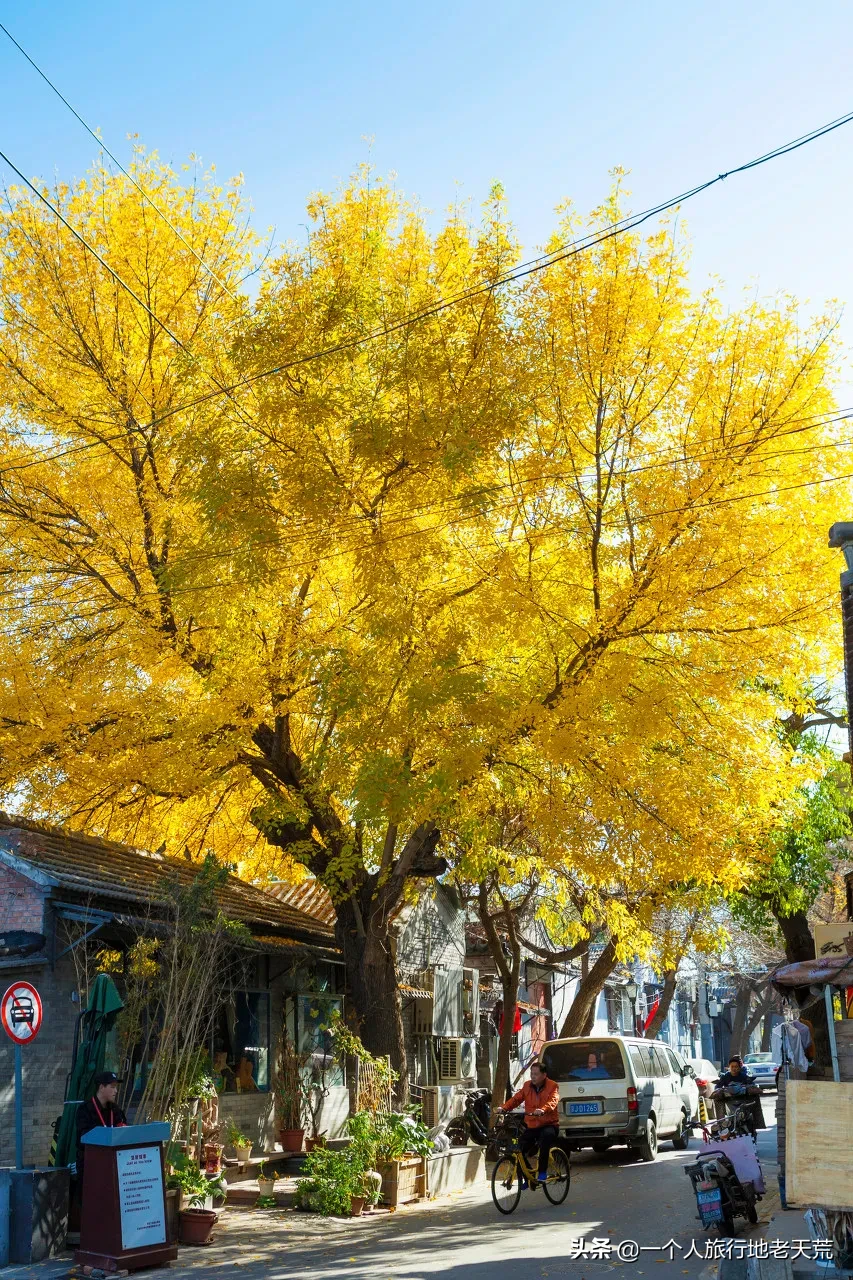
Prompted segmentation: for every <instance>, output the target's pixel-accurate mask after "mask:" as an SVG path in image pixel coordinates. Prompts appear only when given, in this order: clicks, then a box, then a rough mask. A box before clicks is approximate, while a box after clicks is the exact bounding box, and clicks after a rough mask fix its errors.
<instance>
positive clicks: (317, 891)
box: [264, 876, 335, 929]
mask: <svg viewBox="0 0 853 1280" xmlns="http://www.w3.org/2000/svg"><path fill="white" fill-rule="evenodd" d="M264 888H265V891H266V892H267V893H270V894H272V895H273V897H275V898H278V900H279V902H283V903H284V904H285V905H286V906H288V907H295V908H296V909H297V910H298V911H304V912H305V913H306V915H309V916H313V918H314V919H315V920H318V921H319V922H320V924H323V925H325V926H326V927H327V928H329V929H334V927H335V908H334V906H333V905H332V899H331V897H330V896H329V891H328V889H324V887H323V886H322V885H321V884H320V882H319V881H318V880H315V879H314V877H313V876H306V877H305V879H304V880H300V881H299V883H298V884H288V883H286V882H285V881H284V880H277V881H275V882H274V883H273V884H267V885H265V886H264Z"/></svg>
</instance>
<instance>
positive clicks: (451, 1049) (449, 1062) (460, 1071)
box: [438, 1036, 477, 1084]
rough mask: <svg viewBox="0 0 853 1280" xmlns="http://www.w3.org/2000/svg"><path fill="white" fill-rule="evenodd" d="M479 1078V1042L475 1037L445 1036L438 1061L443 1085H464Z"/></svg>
mask: <svg viewBox="0 0 853 1280" xmlns="http://www.w3.org/2000/svg"><path fill="white" fill-rule="evenodd" d="M476 1077H477V1041H476V1039H475V1038H474V1036H465V1037H464V1038H463V1037H462V1036H444V1037H443V1038H442V1041H441V1051H440V1054H439V1059H438V1078H439V1081H440V1082H441V1083H442V1084H462V1083H463V1082H464V1081H466V1080H474V1079H476Z"/></svg>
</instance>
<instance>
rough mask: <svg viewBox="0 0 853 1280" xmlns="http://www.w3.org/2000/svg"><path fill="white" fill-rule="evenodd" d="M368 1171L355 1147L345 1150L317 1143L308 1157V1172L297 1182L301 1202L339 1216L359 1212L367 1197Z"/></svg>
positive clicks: (322, 1211) (320, 1211)
mask: <svg viewBox="0 0 853 1280" xmlns="http://www.w3.org/2000/svg"><path fill="white" fill-rule="evenodd" d="M364 1172H365V1170H364V1165H363V1164H362V1161H361V1158H360V1156H359V1154H358V1152H357V1151H354V1150H353V1149H352V1148H351V1147H349V1148H345V1149H344V1150H342V1151H333V1150H332V1149H331V1148H330V1147H317V1148H316V1149H315V1150H314V1151H313V1152H312V1154H311V1155H310V1156H308V1158H307V1160H306V1161H305V1174H306V1176H305V1177H303V1178H300V1179H299V1182H298V1184H297V1188H296V1203H297V1206H298V1207H299V1208H300V1209H313V1210H314V1211H315V1212H317V1213H324V1214H328V1215H334V1216H336V1217H339V1218H349V1217H352V1216H353V1215H356V1216H357V1214H358V1213H360V1212H361V1210H362V1209H363V1208H364V1201H365V1199H366V1198H367V1197H366V1192H365V1183H364ZM359 1201H360V1202H361V1203H360V1204H359V1203H358V1202H359Z"/></svg>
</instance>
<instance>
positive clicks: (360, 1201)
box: [350, 1196, 365, 1218]
mask: <svg viewBox="0 0 853 1280" xmlns="http://www.w3.org/2000/svg"><path fill="white" fill-rule="evenodd" d="M364 1204H365V1197H364V1196H352V1197H351V1199H350V1217H352V1218H360V1217H361V1215H362V1213H363V1212H364Z"/></svg>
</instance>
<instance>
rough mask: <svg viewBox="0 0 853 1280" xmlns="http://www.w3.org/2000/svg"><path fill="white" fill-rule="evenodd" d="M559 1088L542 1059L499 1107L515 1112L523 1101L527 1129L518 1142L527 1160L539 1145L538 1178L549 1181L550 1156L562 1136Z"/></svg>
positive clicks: (502, 1109) (534, 1064)
mask: <svg viewBox="0 0 853 1280" xmlns="http://www.w3.org/2000/svg"><path fill="white" fill-rule="evenodd" d="M559 1101H560V1089H559V1086H558V1085H557V1082H556V1080H549V1079H548V1072H547V1070H546V1068H545V1067H544V1066H543V1065H542V1063H541V1062H534V1063H533V1064H532V1066H531V1068H530V1079H529V1080H525V1082H524V1084H523V1085H522V1086H521V1088H520V1089H519V1091H518V1093H516V1094H513V1096H512V1097H511V1098H510V1099H509V1100H508V1101H507V1102H505V1103H504V1104H503V1106H502V1107H498V1108H497V1109H498V1111H514V1110H515V1108H516V1107H517V1106H519V1105H520V1104H521V1103H524V1130H523V1132H522V1134H521V1137H520V1138H519V1140H518V1145H519V1147H520V1148H521V1151H522V1153H523V1155H524V1158H525V1160H526V1159H527V1158H528V1156H529V1154H530V1153H531V1152H533V1151H535V1149H536V1148H537V1147H538V1148H539V1181H540V1182H547V1181H548V1157H549V1156H550V1154H551V1148H552V1147H553V1145H554V1143H555V1142H556V1141H557V1138H558V1136H559V1132H560V1130H559V1113H558V1111H557V1105H558V1103H559Z"/></svg>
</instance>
